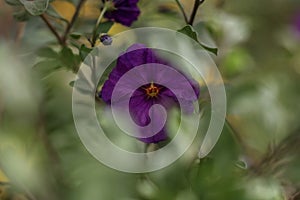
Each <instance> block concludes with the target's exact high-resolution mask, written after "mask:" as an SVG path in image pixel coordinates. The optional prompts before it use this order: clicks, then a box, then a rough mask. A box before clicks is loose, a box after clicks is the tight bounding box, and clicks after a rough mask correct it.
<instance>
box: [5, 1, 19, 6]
mask: <svg viewBox="0 0 300 200" xmlns="http://www.w3.org/2000/svg"><path fill="white" fill-rule="evenodd" d="M5 2H6V3H7V4H8V5H11V6H20V5H22V4H21V2H20V1H19V0H5Z"/></svg>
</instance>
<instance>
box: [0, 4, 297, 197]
mask: <svg viewBox="0 0 300 200" xmlns="http://www.w3.org/2000/svg"><path fill="white" fill-rule="evenodd" d="M77 3H78V2H77V1H75V0H74V1H72V0H70V1H62V0H55V1H53V2H51V4H50V5H51V6H50V7H51V9H54V10H55V11H56V12H57V13H58V14H59V15H60V16H61V17H62V18H63V19H64V20H67V21H70V20H71V18H72V16H73V14H74V12H75V7H76V5H77ZM182 3H183V5H184V8H185V9H186V12H187V13H190V12H191V10H192V6H193V1H192V0H182ZM98 6H99V2H98V0H97V1H96V0H88V1H87V2H86V4H85V5H84V7H83V9H82V12H81V13H80V15H79V20H78V22H77V23H76V26H75V28H74V32H80V33H87V32H90V31H91V30H92V24H93V23H94V21H95V20H96V18H97V17H98V15H99V9H98ZM139 6H140V8H141V11H142V14H141V16H140V17H139V19H138V21H136V22H135V23H134V24H133V26H132V28H135V27H145V26H156V27H165V28H170V29H174V30H178V29H180V28H182V27H183V26H184V25H185V23H184V20H183V17H182V14H181V13H180V11H179V9H178V7H177V5H176V3H175V1H173V0H151V1H150V0H140V2H139ZM22 12H23V13H22ZM299 16H300V1H298V0H273V1H271V0H263V1H262V0H252V1H240V0H226V1H225V0H207V1H206V2H205V3H204V4H203V5H202V6H201V8H200V10H199V12H198V15H197V18H196V21H195V27H202V28H198V29H197V31H199V37H200V38H199V40H201V41H202V42H204V43H206V44H207V45H208V46H212V47H217V48H218V49H219V54H218V56H214V55H211V56H212V57H213V59H214V60H215V62H216V63H217V65H218V67H219V70H220V72H221V74H222V76H223V78H224V82H225V86H226V92H227V100H228V113H227V114H228V115H227V123H226V125H225V127H224V130H223V133H222V136H221V139H220V140H219V141H218V144H217V146H216V147H215V149H214V150H213V151H212V152H211V153H210V154H209V156H208V157H207V158H205V159H202V160H199V159H195V156H196V155H194V154H193V153H194V152H193V151H188V152H187V153H186V154H185V155H184V156H183V158H181V159H179V160H178V161H177V162H175V163H174V164H172V165H171V166H169V167H167V168H165V169H162V170H160V171H157V172H153V173H150V174H126V173H122V172H117V171H115V170H112V169H110V168H107V167H105V166H104V165H102V164H100V163H99V162H98V161H97V160H95V159H94V158H93V157H92V156H91V155H90V154H89V153H88V152H87V150H86V149H85V148H84V146H83V145H82V143H81V142H80V140H79V137H78V135H77V133H76V130H75V127H74V122H73V118H72V108H71V100H72V99H71V94H72V87H71V86H70V84H69V83H70V82H71V81H72V80H74V77H75V74H74V73H73V72H72V69H70V68H68V67H57V66H58V64H57V62H58V61H57V56H58V55H57V52H56V51H52V50H51V49H54V50H56V49H58V48H59V47H58V46H57V44H56V43H57V42H56V41H55V38H54V37H53V35H52V34H51V32H49V30H48V28H47V27H46V26H45V24H44V23H43V21H42V20H41V18H39V17H33V16H30V15H28V14H26V13H25V14H24V10H23V9H22V8H20V6H10V5H8V4H7V3H6V2H4V1H0V199H1V200H8V199H15V200H16V199H19V200H20V199H21V200H23V199H32V200H40V199H43V200H54V199H59V200H61V199H70V200H83V199H84V200H85V199H91V200H113V199H118V200H138V199H141V200H148V199H149V200H152V199H153V200H169V199H170V200H173V199H174V200H182V199H185V200H198V199H201V200H220V199H229V200H235V199H237V200H297V199H300V171H299V169H300V148H299V146H300V103H299V102H300V19H299V18H300V17H299ZM14 17H15V18H17V19H18V20H19V21H17V20H16V19H14ZM20 20H21V21H22V22H20ZM64 20H58V19H54V18H51V22H52V23H53V24H55V26H56V28H57V29H58V30H59V31H62V30H63V28H64V27H65V24H64V23H65V22H64ZM297 21H298V22H297ZM203 27H205V29H204V30H203ZM127 29H129V28H128V27H124V26H122V25H120V24H115V25H114V26H113V27H112V29H111V30H110V32H109V34H111V35H114V34H117V33H119V32H121V31H124V30H127ZM80 43H84V44H88V42H87V40H86V39H84V38H81V39H80ZM49 47H51V49H49ZM71 57H72V56H71ZM45 59H47V60H46V61H45ZM60 62H61V61H60ZM63 62H64V63H67V64H66V65H68V64H70V62H71V63H72V64H74V63H76V62H78V61H77V58H76V57H72V58H71V59H69V60H68V59H67V60H64V61H63ZM213 81H214V80H212V82H213ZM204 91H205V90H204ZM205 98H207V97H206V96H205V93H204V95H203V96H202V98H200V101H201V100H205ZM205 109H207V108H206V107H205V106H204V107H203V110H205ZM203 120H205V119H203ZM200 131H201V130H200ZM195 145H197V144H195Z"/></svg>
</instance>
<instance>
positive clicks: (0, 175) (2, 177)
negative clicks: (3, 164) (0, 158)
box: [0, 169, 9, 182]
mask: <svg viewBox="0 0 300 200" xmlns="http://www.w3.org/2000/svg"><path fill="white" fill-rule="evenodd" d="M8 181H9V180H8V178H7V177H6V176H5V174H4V172H3V171H2V170H1V169H0V182H8Z"/></svg>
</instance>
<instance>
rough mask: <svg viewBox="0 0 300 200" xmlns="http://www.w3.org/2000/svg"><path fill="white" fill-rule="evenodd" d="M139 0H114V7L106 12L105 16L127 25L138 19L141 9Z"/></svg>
mask: <svg viewBox="0 0 300 200" xmlns="http://www.w3.org/2000/svg"><path fill="white" fill-rule="evenodd" d="M138 1H139V0H112V3H113V8H112V9H109V10H108V11H107V12H106V13H105V15H104V16H105V17H106V18H108V19H110V20H114V21H116V22H119V23H121V24H123V25H125V26H131V24H132V23H133V22H134V21H136V20H137V18H138V16H139V15H140V9H139V8H138V6H137V3H138Z"/></svg>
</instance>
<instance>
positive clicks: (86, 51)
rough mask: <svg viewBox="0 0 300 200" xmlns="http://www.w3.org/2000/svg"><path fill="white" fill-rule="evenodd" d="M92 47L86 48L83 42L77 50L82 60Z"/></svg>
mask: <svg viewBox="0 0 300 200" xmlns="http://www.w3.org/2000/svg"><path fill="white" fill-rule="evenodd" d="M91 51H92V49H90V48H87V47H86V46H85V45H84V44H83V45H81V47H80V50H79V55H80V58H81V60H82V61H84V59H85V58H86V57H87V55H88V54H89V53H91Z"/></svg>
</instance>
